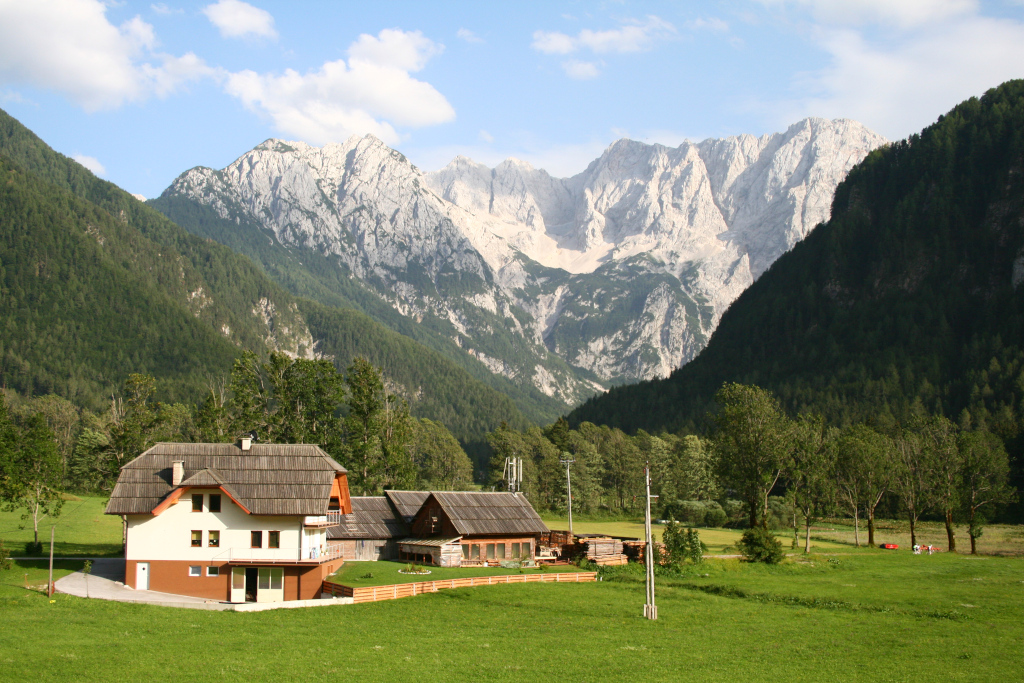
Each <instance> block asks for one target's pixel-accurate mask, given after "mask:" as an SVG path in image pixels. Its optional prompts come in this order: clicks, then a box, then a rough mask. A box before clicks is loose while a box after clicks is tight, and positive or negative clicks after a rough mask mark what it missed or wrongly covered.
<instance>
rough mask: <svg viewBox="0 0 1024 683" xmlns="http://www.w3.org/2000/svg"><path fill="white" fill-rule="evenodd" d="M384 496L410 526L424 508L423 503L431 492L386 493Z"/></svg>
mask: <svg viewBox="0 0 1024 683" xmlns="http://www.w3.org/2000/svg"><path fill="white" fill-rule="evenodd" d="M384 495H385V496H387V497H388V500H390V501H391V504H392V505H394V506H395V510H396V511H397V512H398V514H399V515H401V516H402V519H404V520H405V523H406V524H410V523H412V520H413V517H415V516H416V513H417V512H419V511H420V508H421V507H423V501H425V500H426V499H427V496H429V495H430V491H385V492H384Z"/></svg>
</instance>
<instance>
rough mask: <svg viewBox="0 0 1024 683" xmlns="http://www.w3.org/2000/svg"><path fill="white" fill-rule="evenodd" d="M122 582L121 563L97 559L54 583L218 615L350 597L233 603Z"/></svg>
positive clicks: (70, 590) (104, 596)
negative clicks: (84, 571)
mask: <svg viewBox="0 0 1024 683" xmlns="http://www.w3.org/2000/svg"><path fill="white" fill-rule="evenodd" d="M123 580H124V560H120V559H117V560H112V559H109V558H106V559H97V560H94V561H93V565H92V573H91V574H90V575H89V576H88V577H86V576H85V574H82V572H75V573H73V574H68V575H67V576H65V577H64V578H62V579H58V580H57V581H56V582H55V584H54V585H55V586H56V588H57V592H59V593H67V594H68V595H77V596H78V597H80V598H97V599H99V600H114V601H116V602H135V603H144V604H150V605H162V606H164V607H184V608H187V609H204V610H214V611H220V612H262V611H264V610H269V609H288V608H293V607H321V606H328V605H344V604H351V603H352V598H331V599H325V600H290V601H288V602H264V603H245V604H233V603H229V602H219V601H217V600H207V599H205V598H194V597H192V596H190V595H172V594H171V593H159V592H157V591H137V590H133V589H131V588H128V587H127V586H125V585H124V583H122V581H123Z"/></svg>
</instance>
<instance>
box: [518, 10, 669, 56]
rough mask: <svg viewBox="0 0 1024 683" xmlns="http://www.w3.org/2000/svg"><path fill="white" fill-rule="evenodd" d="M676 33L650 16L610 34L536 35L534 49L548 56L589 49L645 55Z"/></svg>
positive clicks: (632, 21)
mask: <svg viewBox="0 0 1024 683" xmlns="http://www.w3.org/2000/svg"><path fill="white" fill-rule="evenodd" d="M675 32H676V29H675V27H674V26H673V25H672V24H670V23H669V22H667V21H665V20H664V19H660V18H658V17H656V16H653V15H651V16H648V17H647V18H646V19H645V20H643V21H639V20H636V19H630V20H629V21H628V22H627V23H626V24H625V25H624V26H622V27H621V28H617V29H610V30H607V31H592V30H591V29H588V28H585V29H583V30H582V31H580V32H579V33H578V34H576V36H570V35H567V34H565V33H561V32H558V31H535V32H534V34H533V43H532V45H531V47H533V49H535V50H537V51H539V52H543V53H545V54H558V55H567V54H571V53H573V52H576V51H578V50H583V49H587V50H590V51H592V52H595V53H597V54H608V53H624V52H642V51H644V50H649V49H651V47H653V46H654V43H656V42H657V41H659V40H664V39H665V38H668V37H669V36H671V35H672V34H674V33H675Z"/></svg>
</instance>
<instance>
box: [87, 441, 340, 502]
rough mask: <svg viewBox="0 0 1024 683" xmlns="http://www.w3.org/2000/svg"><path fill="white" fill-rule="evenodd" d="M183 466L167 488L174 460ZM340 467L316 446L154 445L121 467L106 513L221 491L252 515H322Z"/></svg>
mask: <svg viewBox="0 0 1024 683" xmlns="http://www.w3.org/2000/svg"><path fill="white" fill-rule="evenodd" d="M179 460H180V461H183V462H184V463H185V474H184V478H183V479H182V482H181V484H180V485H179V486H172V485H171V469H172V466H173V463H174V462H175V461H179ZM345 471H346V470H345V468H344V467H342V466H341V465H339V464H338V463H337V462H335V461H334V459H333V458H331V457H330V456H329V455H327V453H325V452H324V451H322V450H321V449H320V448H319V447H318V446H314V445H309V444H252V446H251V447H250V449H249V450H248V451H243V450H242V449H241V448H239V447H238V446H237V445H235V444H229V443H158V444H156V445H155V446H153V447H152V448H150V449H149V450H148V451H146V452H145V453H143V454H142V455H140V456H139V457H137V458H135V459H134V460H132V461H131V462H129V463H128V464H127V465H125V466H124V467H122V468H121V474H120V476H118V478H117V484H116V485H115V486H114V490H113V492H112V493H111V495H110V502H109V503H108V504H107V510H106V512H107V514H111V515H132V514H149V513H151V512H152V511H153V510H154V509H155V508H156V507H157V506H158V505H159V504H160V503H161V502H162V501H164V500H165V499H166V498H167V497H168V496H170V495H171V494H172V493H173V492H174V491H176V490H179V489H184V488H186V487H190V486H203V487H214V486H216V487H221V488H223V489H224V490H225V491H226V492H227V493H228V494H229V495H230V496H231V497H232V498H234V499H235V500H236V501H238V502H239V503H240V504H241V505H243V506H244V507H245V508H246V509H247V510H249V512H251V513H252V514H254V515H324V514H327V505H328V502H329V499H330V495H331V485H332V484H333V482H334V478H335V475H337V474H340V473H344V472H345Z"/></svg>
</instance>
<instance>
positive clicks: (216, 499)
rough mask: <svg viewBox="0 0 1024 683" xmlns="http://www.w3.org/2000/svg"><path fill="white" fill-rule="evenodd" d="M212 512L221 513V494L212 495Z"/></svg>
mask: <svg viewBox="0 0 1024 683" xmlns="http://www.w3.org/2000/svg"><path fill="white" fill-rule="evenodd" d="M210 512H220V494H219V493H211V494H210Z"/></svg>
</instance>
